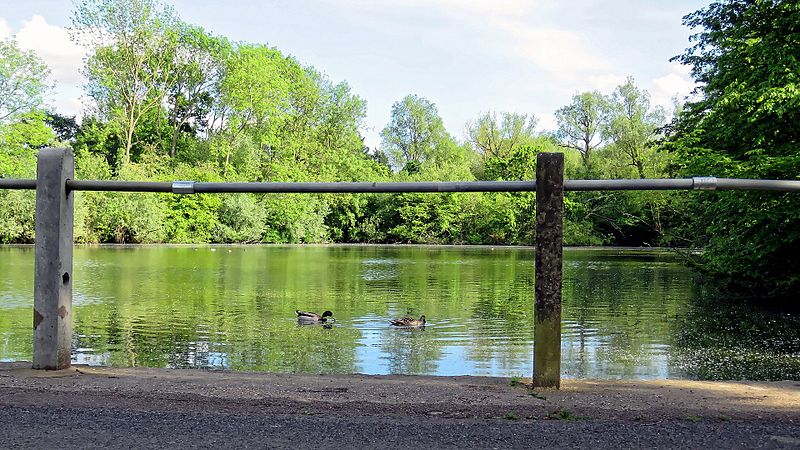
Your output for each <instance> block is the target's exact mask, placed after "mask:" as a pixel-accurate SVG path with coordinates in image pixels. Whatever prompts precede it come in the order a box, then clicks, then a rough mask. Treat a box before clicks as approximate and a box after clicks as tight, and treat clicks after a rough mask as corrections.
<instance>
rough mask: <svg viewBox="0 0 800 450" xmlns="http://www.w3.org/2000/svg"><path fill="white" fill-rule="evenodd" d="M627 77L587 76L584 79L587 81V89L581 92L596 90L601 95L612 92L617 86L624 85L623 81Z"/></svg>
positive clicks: (609, 75)
mask: <svg viewBox="0 0 800 450" xmlns="http://www.w3.org/2000/svg"><path fill="white" fill-rule="evenodd" d="M626 78H627V76H625V75H614V74H608V75H589V76H588V77H586V79H587V80H588V81H589V89H581V91H586V90H598V91H600V92H602V93H609V92H611V91H613V90H614V89H615V88H616V87H617V86H619V85H621V84H623V83H625V79H626Z"/></svg>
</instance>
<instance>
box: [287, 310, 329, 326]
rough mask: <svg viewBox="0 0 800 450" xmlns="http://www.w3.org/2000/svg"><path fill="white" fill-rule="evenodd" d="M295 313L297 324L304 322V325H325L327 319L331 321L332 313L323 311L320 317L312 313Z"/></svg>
mask: <svg viewBox="0 0 800 450" xmlns="http://www.w3.org/2000/svg"><path fill="white" fill-rule="evenodd" d="M295 313H297V321H298V322H304V323H326V322H327V321H328V317H331V320H333V318H332V316H333V313H332V312H330V311H325V312H324V313H322V315H319V314H317V313H313V312H306V311H300V310H296V311H295Z"/></svg>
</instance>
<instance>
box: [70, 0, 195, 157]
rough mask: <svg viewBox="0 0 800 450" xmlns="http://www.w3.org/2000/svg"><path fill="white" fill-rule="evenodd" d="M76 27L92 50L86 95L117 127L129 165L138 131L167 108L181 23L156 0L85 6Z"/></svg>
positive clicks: (92, 0)
mask: <svg viewBox="0 0 800 450" xmlns="http://www.w3.org/2000/svg"><path fill="white" fill-rule="evenodd" d="M72 22H73V25H74V28H73V30H72V31H73V37H74V38H75V39H76V40H78V41H79V42H81V43H82V44H84V45H88V46H90V47H91V48H92V49H93V54H92V55H91V56H90V57H89V59H88V60H87V62H86V67H85V70H84V73H85V75H86V77H87V78H88V80H89V82H88V84H87V86H86V87H87V91H88V94H89V96H90V97H91V98H92V99H93V100H94V101H95V103H96V105H97V108H98V111H99V113H100V114H101V116H103V117H104V118H106V119H108V120H109V121H111V122H113V123H114V124H115V125H116V126H117V127H118V129H119V134H120V136H121V137H122V143H123V158H122V161H123V163H128V162H130V161H131V151H132V149H133V147H134V145H135V144H136V134H135V133H136V128H137V126H138V125H139V123H140V122H141V121H142V120H143V118H144V117H145V116H146V115H147V114H148V113H150V112H151V111H153V110H156V109H158V108H160V107H161V105H163V103H164V98H165V95H166V93H167V91H168V89H169V87H170V86H172V84H173V80H174V77H175V76H176V75H177V72H176V71H175V67H174V62H175V57H176V52H177V48H178V43H179V35H178V33H177V18H176V17H175V15H174V13H173V11H172V9H170V8H169V7H166V6H163V5H162V4H160V3H159V2H158V0H83V1H82V3H80V4H78V5H77V7H76V10H75V13H74V15H73V18H72Z"/></svg>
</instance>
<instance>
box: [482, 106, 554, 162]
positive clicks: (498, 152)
mask: <svg viewBox="0 0 800 450" xmlns="http://www.w3.org/2000/svg"><path fill="white" fill-rule="evenodd" d="M538 122H539V120H538V119H537V118H536V117H535V116H534V115H533V114H531V115H530V116H529V115H528V114H518V113H509V112H503V113H500V120H499V121H498V118H497V113H495V112H491V111H489V112H486V113H484V114H483V115H481V116H480V117H479V118H478V120H476V121H475V122H472V123H469V124H467V136H468V137H469V141H470V142H471V143H472V145H473V146H475V148H476V149H478V151H479V152H480V153H481V154H482V155H483V158H484V159H487V158H492V157H499V158H505V157H507V156H508V155H510V154H511V153H512V152H513V151H514V150H515V149H516V148H517V147H518V146H519V145H522V144H526V143H529V142H530V141H532V140H533V139H534V138H535V133H534V130H535V129H536V124H537V123H538Z"/></svg>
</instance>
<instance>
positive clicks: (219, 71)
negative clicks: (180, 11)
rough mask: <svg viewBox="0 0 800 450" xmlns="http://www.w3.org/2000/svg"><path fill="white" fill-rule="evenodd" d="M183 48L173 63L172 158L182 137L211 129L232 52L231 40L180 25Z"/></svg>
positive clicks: (169, 98)
mask: <svg viewBox="0 0 800 450" xmlns="http://www.w3.org/2000/svg"><path fill="white" fill-rule="evenodd" d="M177 33H178V39H179V48H178V49H177V51H176V54H175V61H174V63H173V68H172V71H173V82H172V83H171V84H170V85H169V86H168V89H167V103H168V104H169V107H170V111H169V117H168V122H169V125H170V128H171V131H172V137H171V142H170V146H169V154H170V156H171V157H173V158H174V157H175V155H176V151H177V147H178V141H179V137H180V135H181V134H182V133H188V134H190V135H192V136H194V134H195V133H196V132H198V131H201V130H204V129H207V128H208V126H209V123H208V116H209V114H210V112H211V111H212V109H213V108H214V102H215V101H218V99H219V97H220V92H219V90H220V87H221V83H222V79H223V77H224V75H225V60H226V58H227V57H228V56H229V54H230V53H231V51H232V46H231V44H230V43H229V42H228V40H227V39H225V38H221V37H215V36H212V35H210V34H209V33H208V32H206V31H205V30H203V29H202V28H200V27H197V26H194V25H190V24H186V23H183V22H180V23H178V24H177Z"/></svg>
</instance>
